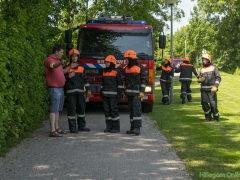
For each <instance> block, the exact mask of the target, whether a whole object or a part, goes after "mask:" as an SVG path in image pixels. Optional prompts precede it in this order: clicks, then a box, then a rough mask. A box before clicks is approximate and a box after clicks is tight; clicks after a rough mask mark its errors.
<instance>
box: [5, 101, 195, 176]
mask: <svg viewBox="0 0 240 180" xmlns="http://www.w3.org/2000/svg"><path fill="white" fill-rule="evenodd" d="M119 109H120V117H121V132H120V133H117V134H112V133H103V130H104V128H105V122H104V115H103V113H102V107H101V106H99V107H97V108H94V109H92V110H88V111H87V112H86V117H87V118H86V120H87V127H89V128H91V131H90V132H81V133H79V134H70V133H68V134H67V135H64V137H61V138H50V137H48V132H49V123H48V121H46V122H44V124H43V127H41V128H39V129H37V130H36V131H35V132H34V133H33V134H32V136H31V137H29V138H27V139H25V140H24V141H23V142H22V143H21V144H19V145H18V146H17V147H16V148H14V149H13V150H12V151H11V152H9V153H8V154H7V156H6V157H4V158H1V159H0V179H1V180H15V179H16V180H28V179H34V180H35V179H36V180H38V179H39V180H48V179H49V180H125V179H126V180H157V179H162V180H175V179H176V180H178V179H181V180H187V179H191V178H190V176H189V175H188V173H187V172H186V171H184V164H183V162H182V161H181V160H180V159H179V158H178V156H177V155H176V153H175V152H174V151H173V150H172V148H171V146H170V144H169V143H168V142H167V140H166V138H165V137H164V136H163V135H162V134H161V133H160V132H159V131H158V130H157V129H156V127H155V125H154V123H153V121H152V120H151V119H150V118H149V116H148V115H147V114H143V115H142V117H143V118H142V123H143V127H142V128H141V135H140V136H132V135H127V134H125V131H126V130H128V129H129V117H128V112H127V106H125V105H121V106H119ZM67 126H68V125H67V115H66V109H64V111H63V112H62V113H61V114H60V127H62V128H63V129H68V127H67Z"/></svg>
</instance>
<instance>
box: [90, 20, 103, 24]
mask: <svg viewBox="0 0 240 180" xmlns="http://www.w3.org/2000/svg"><path fill="white" fill-rule="evenodd" d="M87 24H106V21H105V20H87Z"/></svg>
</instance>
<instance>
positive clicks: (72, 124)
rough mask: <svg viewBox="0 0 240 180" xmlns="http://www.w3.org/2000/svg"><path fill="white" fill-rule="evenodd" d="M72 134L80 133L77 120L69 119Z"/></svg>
mask: <svg viewBox="0 0 240 180" xmlns="http://www.w3.org/2000/svg"><path fill="white" fill-rule="evenodd" d="M68 126H69V130H70V133H78V130H77V123H76V119H68Z"/></svg>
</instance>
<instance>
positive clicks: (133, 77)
mask: <svg viewBox="0 0 240 180" xmlns="http://www.w3.org/2000/svg"><path fill="white" fill-rule="evenodd" d="M146 84H147V73H146V71H145V69H144V67H143V66H142V65H140V64H137V65H133V66H132V67H130V68H129V67H126V68H125V93H126V94H127V95H137V94H139V93H140V92H143V93H144V92H145V87H146Z"/></svg>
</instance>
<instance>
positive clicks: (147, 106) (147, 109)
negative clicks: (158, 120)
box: [142, 102, 153, 113]
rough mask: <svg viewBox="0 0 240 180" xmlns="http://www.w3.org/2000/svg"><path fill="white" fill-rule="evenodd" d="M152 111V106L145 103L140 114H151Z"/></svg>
mask: <svg viewBox="0 0 240 180" xmlns="http://www.w3.org/2000/svg"><path fill="white" fill-rule="evenodd" d="M152 109H153V104H150V103H146V102H143V103H142V112H143V113H148V112H152Z"/></svg>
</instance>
